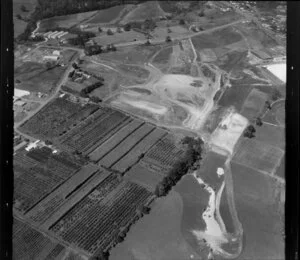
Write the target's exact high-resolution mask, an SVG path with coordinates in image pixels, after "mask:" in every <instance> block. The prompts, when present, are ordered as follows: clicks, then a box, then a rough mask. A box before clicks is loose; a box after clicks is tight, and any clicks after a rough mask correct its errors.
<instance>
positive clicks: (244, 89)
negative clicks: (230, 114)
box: [218, 84, 252, 111]
mask: <svg viewBox="0 0 300 260" xmlns="http://www.w3.org/2000/svg"><path fill="white" fill-rule="evenodd" d="M251 90H252V87H251V86H246V85H238V84H233V85H232V87H230V88H227V89H226V90H225V92H224V94H223V95H222V97H221V98H220V100H219V102H218V104H219V105H220V106H223V107H230V106H234V107H235V108H236V109H237V110H238V111H240V110H241V108H242V106H243V104H244V102H245V100H246V98H247V96H248V95H249V93H250V92H251Z"/></svg>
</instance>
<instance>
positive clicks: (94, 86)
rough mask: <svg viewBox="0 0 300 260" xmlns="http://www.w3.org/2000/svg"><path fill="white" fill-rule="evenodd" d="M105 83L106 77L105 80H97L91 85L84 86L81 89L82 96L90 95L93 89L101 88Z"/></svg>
mask: <svg viewBox="0 0 300 260" xmlns="http://www.w3.org/2000/svg"><path fill="white" fill-rule="evenodd" d="M103 84H104V79H103V81H99V82H96V83H95V84H92V85H89V86H87V87H85V88H83V89H82V90H81V91H80V96H82V97H88V94H90V93H91V92H92V91H93V90H95V89H97V88H100V87H101V86H103Z"/></svg>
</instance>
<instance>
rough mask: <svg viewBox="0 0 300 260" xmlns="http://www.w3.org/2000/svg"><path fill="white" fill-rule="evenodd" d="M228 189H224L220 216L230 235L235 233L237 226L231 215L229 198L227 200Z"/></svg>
mask: <svg viewBox="0 0 300 260" xmlns="http://www.w3.org/2000/svg"><path fill="white" fill-rule="evenodd" d="M225 189H226V188H224V190H223V193H222V196H221V201H220V208H219V210H220V215H221V218H222V220H223V222H224V224H225V227H226V231H227V232H228V233H234V232H235V231H236V230H235V225H234V222H233V218H232V216H231V213H230V209H229V203H228V198H227V196H228V195H227V192H226V191H225Z"/></svg>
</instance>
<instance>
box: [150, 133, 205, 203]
mask: <svg viewBox="0 0 300 260" xmlns="http://www.w3.org/2000/svg"><path fill="white" fill-rule="evenodd" d="M182 143H183V144H184V145H186V146H187V150H186V153H185V156H184V157H183V158H182V160H180V161H179V162H177V163H176V164H175V165H174V166H173V168H172V169H171V170H170V172H169V173H168V175H167V176H165V177H164V178H163V180H162V181H161V182H160V183H159V184H158V185H157V187H156V189H155V195H156V196H158V197H161V196H165V195H166V194H167V193H168V192H169V191H170V190H171V188H172V186H174V185H175V184H176V183H177V182H178V181H179V180H180V179H181V177H182V176H184V175H185V174H187V172H188V171H189V170H190V169H192V170H196V169H197V167H199V164H197V163H196V162H199V161H200V160H201V154H202V149H203V141H202V140H201V139H200V138H199V139H194V138H192V137H185V138H184V139H183V140H182Z"/></svg>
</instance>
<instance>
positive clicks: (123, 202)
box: [50, 174, 153, 255]
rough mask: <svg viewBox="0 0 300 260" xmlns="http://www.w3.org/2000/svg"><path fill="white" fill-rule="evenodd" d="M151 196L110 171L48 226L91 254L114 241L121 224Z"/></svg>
mask: <svg viewBox="0 0 300 260" xmlns="http://www.w3.org/2000/svg"><path fill="white" fill-rule="evenodd" d="M152 196H153V195H152V193H150V192H149V191H147V190H146V189H144V188H142V187H140V186H138V185H137V184H134V183H129V182H121V181H120V180H119V179H118V178H117V176H116V175H113V174H112V175H110V176H108V177H107V178H106V179H105V180H104V181H102V182H101V183H100V184H99V185H98V186H96V188H95V189H93V190H92V192H90V193H89V194H88V195H87V196H85V197H84V198H83V199H82V200H81V201H80V202H79V203H77V204H76V205H75V206H74V207H73V208H72V209H71V210H70V211H68V212H67V213H66V214H65V215H64V216H63V217H62V218H61V219H60V220H59V221H58V222H57V223H56V224H55V225H53V226H52V227H51V229H50V230H51V231H52V232H53V233H55V234H56V235H57V236H59V237H61V238H62V239H63V240H64V241H66V242H68V243H71V244H76V245H77V247H79V248H81V249H83V250H84V251H86V252H87V253H88V254H90V255H92V254H94V253H96V252H97V251H98V250H99V249H100V250H105V249H107V248H108V247H110V246H112V245H113V244H114V243H116V239H117V236H118V234H119V233H120V232H121V230H122V228H125V227H126V226H127V225H130V224H131V223H132V222H133V221H134V219H136V217H137V215H136V214H137V212H136V209H137V208H139V207H140V206H142V205H145V204H147V203H148V202H149V201H150V200H151V199H152Z"/></svg>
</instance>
